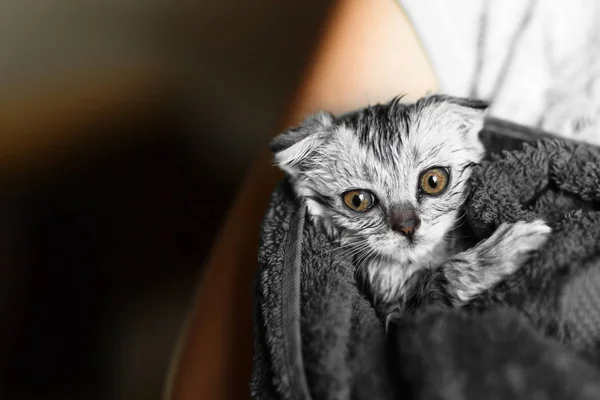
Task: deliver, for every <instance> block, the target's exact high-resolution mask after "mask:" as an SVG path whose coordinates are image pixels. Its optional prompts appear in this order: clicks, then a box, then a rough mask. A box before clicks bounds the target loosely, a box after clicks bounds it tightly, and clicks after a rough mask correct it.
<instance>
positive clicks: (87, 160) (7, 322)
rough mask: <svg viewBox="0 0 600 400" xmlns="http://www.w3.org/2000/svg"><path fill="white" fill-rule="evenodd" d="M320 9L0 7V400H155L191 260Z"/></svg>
mask: <svg viewBox="0 0 600 400" xmlns="http://www.w3.org/2000/svg"><path fill="white" fill-rule="evenodd" d="M327 5H328V2H323V1H316V0H309V1H304V2H281V1H275V0H258V1H254V2H248V1H242V0H226V1H217V0H210V1H190V0H121V1H119V2H106V1H101V0H88V1H83V2H72V1H69V0H56V1H52V2H44V1H17V0H15V1H7V2H2V3H0V82H1V84H2V91H1V92H0V127H2V128H0V129H2V130H3V132H0V172H1V174H0V214H1V215H2V216H3V219H2V222H3V223H2V224H0V239H2V240H1V241H0V245H1V246H0V250H3V251H2V254H4V256H3V263H2V268H1V269H0V281H2V282H3V286H2V287H1V288H0V291H1V292H2V293H3V294H2V295H0V316H1V317H2V319H3V321H2V324H3V326H5V329H4V330H3V332H2V334H1V335H0V378H2V379H0V383H1V384H2V386H0V389H1V390H2V392H6V394H8V395H10V397H6V398H23V399H27V398H40V396H41V395H43V397H44V398H87V399H91V398H111V399H112V398H123V399H153V398H155V399H158V398H159V397H160V393H161V388H162V385H163V378H164V375H165V372H166V368H167V363H168V360H169V356H170V353H171V351H172V348H173V345H174V343H175V339H176V336H177V334H178V332H179V329H180V327H181V323H182V320H183V315H184V313H185V311H186V309H187V306H188V301H189V299H190V295H191V292H192V290H193V287H194V282H195V280H196V279H197V277H198V274H199V272H200V270H201V265H202V261H203V258H204V256H205V255H206V251H207V249H208V247H209V246H210V243H211V241H212V240H213V237H214V234H215V232H216V230H217V229H218V225H219V221H220V220H221V218H222V215H223V213H224V212H225V210H226V209H227V205H228V204H229V202H230V201H231V198H232V196H233V195H234V194H235V188H236V185H237V184H238V183H239V182H240V180H241V179H242V178H243V175H244V171H245V169H246V168H247V166H248V163H249V162H250V161H251V160H252V158H253V157H254V155H255V154H256V152H257V151H258V149H259V148H261V147H263V146H265V145H266V141H267V139H268V137H269V136H271V135H273V134H274V133H275V130H276V129H277V128H278V126H277V123H278V122H279V121H280V120H281V117H282V113H283V111H284V110H285V108H286V105H287V102H288V101H289V98H290V96H291V93H292V91H293V89H294V86H295V84H296V82H298V80H299V78H300V74H301V72H302V68H303V66H304V64H305V63H306V59H307V57H308V56H309V54H310V50H311V48H312V44H313V42H314V40H315V38H316V37H317V33H318V29H319V27H320V25H319V24H320V22H321V21H322V19H323V17H324V14H325V9H326V6H327ZM99 138H100V139H102V140H100V139H99ZM84 144H85V145H84ZM83 148H85V151H84V150H82V149H83ZM34 150H35V151H34ZM54 153H56V154H57V156H56V157H49V156H48V154H54ZM67 153H68V154H69V155H68V156H67ZM59 165H60V167H57V166H59ZM31 166H35V168H34V167H31ZM28 168H29V169H30V170H31V171H33V172H31V173H29V172H28V173H26V174H25V173H23V171H25V170H27V171H29V169H28ZM4 217H6V218H4ZM7 221H8V222H7ZM6 328H8V329H6ZM0 394H1V392H0ZM2 397H3V398H4V396H2Z"/></svg>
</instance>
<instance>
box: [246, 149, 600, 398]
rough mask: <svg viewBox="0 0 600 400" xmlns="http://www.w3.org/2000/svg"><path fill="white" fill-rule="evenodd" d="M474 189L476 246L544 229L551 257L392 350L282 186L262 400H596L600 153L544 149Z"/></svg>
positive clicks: (416, 330) (402, 335) (273, 234)
mask: <svg viewBox="0 0 600 400" xmlns="http://www.w3.org/2000/svg"><path fill="white" fill-rule="evenodd" d="M474 182H475V184H474V190H473V193H472V197H471V200H470V202H469V204H468V217H469V219H468V221H469V223H470V224H471V227H472V228H473V230H474V232H475V234H476V235H477V236H479V237H481V238H484V237H486V236H487V235H489V234H490V233H491V232H493V230H494V229H495V228H496V227H497V226H498V225H499V224H500V223H502V222H504V221H516V220H519V219H525V220H532V219H535V218H540V217H541V218H543V219H545V220H546V221H548V222H549V224H550V225H551V226H552V227H553V229H554V232H553V234H552V235H551V238H550V240H549V242H548V244H547V245H546V246H545V247H544V249H543V251H541V252H540V253H539V254H538V255H537V256H536V257H534V258H533V259H532V260H531V262H529V263H528V264H527V265H525V266H524V268H523V269H522V270H521V271H520V272H519V273H518V275H520V276H515V277H513V278H510V279H508V280H507V281H506V282H505V283H503V284H500V285H499V286H498V287H497V288H494V289H493V290H490V291H489V292H488V293H485V294H484V295H482V296H481V298H479V299H478V300H477V301H476V302H474V304H473V307H472V308H473V309H470V310H453V309H434V308H428V309H424V310H418V311H417V313H416V314H415V315H411V316H406V317H404V318H402V319H401V320H399V321H395V322H394V324H393V325H392V329H391V331H390V335H389V336H388V338H386V335H385V332H384V327H383V324H382V322H381V321H380V320H379V319H378V318H377V316H376V314H375V311H374V310H373V308H372V307H371V305H370V303H369V302H368V301H367V300H366V299H365V297H363V295H362V294H361V293H360V291H359V288H357V287H356V284H355V280H354V269H353V267H352V266H351V265H350V264H349V263H348V262H346V261H344V259H343V258H342V257H340V256H339V255H340V251H339V250H336V248H335V246H334V245H333V244H332V243H331V242H330V241H329V240H328V239H327V238H326V236H325V235H324V234H323V232H320V231H319V230H318V229H317V228H315V227H313V226H312V224H311V223H310V221H308V220H307V219H306V217H305V214H304V210H303V209H302V208H301V207H299V206H298V204H297V203H296V200H295V199H294V196H293V194H292V193H291V190H290V188H289V187H288V186H287V184H283V185H282V186H281V187H280V188H279V189H278V190H277V191H276V192H275V193H274V195H273V198H272V201H271V205H270V207H269V211H268V213H267V215H266V217H265V221H264V226H263V232H262V244H261V250H260V255H259V263H260V274H259V277H258V281H257V308H256V325H257V329H256V355H255V364H254V375H253V380H252V384H251V391H252V395H253V397H254V398H256V399H311V398H312V399H363V398H364V399H391V398H407V399H451V400H454V399H456V400H458V399H482V398H486V399H599V398H600V373H599V372H598V369H597V368H596V366H593V365H592V364H591V363H590V362H589V361H588V360H585V359H584V358H583V357H580V355H579V354H578V353H580V354H581V355H584V356H585V357H587V358H589V360H591V361H595V360H596V357H597V352H596V349H597V344H598V339H599V338H600V312H599V311H598V310H600V295H598V293H599V291H600V265H598V264H599V263H597V262H596V260H597V258H596V257H597V256H598V255H600V240H598V238H600V213H599V212H597V211H595V208H596V206H597V204H600V203H597V201H598V200H600V185H598V182H600V154H599V153H598V152H597V151H596V150H593V149H590V148H589V147H584V146H578V145H575V144H571V143H566V142H562V141H553V140H545V141H542V142H540V143H538V144H536V145H535V146H526V147H525V148H524V149H523V150H519V151H513V152H510V153H507V154H504V155H502V156H500V157H495V158H494V159H492V160H491V161H489V162H486V163H485V164H483V165H482V166H481V167H480V168H478V169H477V170H476V171H475V174H474ZM594 282H598V284H597V285H595V284H594ZM497 303H502V304H504V306H503V307H500V308H497V307H496V306H495V304H497ZM506 305H508V306H510V307H508V308H507V307H506ZM534 328H539V329H534Z"/></svg>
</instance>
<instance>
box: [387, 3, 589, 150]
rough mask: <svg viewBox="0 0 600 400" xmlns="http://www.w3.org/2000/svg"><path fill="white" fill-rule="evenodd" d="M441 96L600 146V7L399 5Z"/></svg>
mask: <svg viewBox="0 0 600 400" xmlns="http://www.w3.org/2000/svg"><path fill="white" fill-rule="evenodd" d="M399 1H400V4H401V5H402V7H403V8H404V9H405V11H406V12H407V15H408V16H409V18H410V20H411V22H412V24H413V25H414V27H415V29H416V31H417V33H418V35H419V37H420V40H421V41H422V43H423V46H424V48H425V51H426V52H427V53H428V56H429V58H430V60H431V62H432V65H433V68H434V70H435V72H436V75H437V76H438V79H439V82H440V90H441V91H442V92H444V93H447V94H450V95H455V96H469V97H477V98H480V99H484V100H488V101H490V102H491V104H492V105H491V110H490V112H491V114H492V115H494V116H497V117H499V118H504V119H508V120H511V121H514V122H517V123H521V124H526V125H531V126H538V127H541V128H543V129H546V130H549V131H552V132H555V133H559V134H562V135H564V136H567V137H572V138H575V139H578V140H585V141H589V142H592V143H596V144H600V29H598V28H597V27H598V26H600V2H597V1H596V0H573V1H568V2H567V1H561V0H537V1H535V0H488V1H482V0H453V1H447V0H399Z"/></svg>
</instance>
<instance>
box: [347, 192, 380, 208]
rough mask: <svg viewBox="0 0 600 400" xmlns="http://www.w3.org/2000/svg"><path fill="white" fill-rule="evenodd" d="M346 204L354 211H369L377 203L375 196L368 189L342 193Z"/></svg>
mask: <svg viewBox="0 0 600 400" xmlns="http://www.w3.org/2000/svg"><path fill="white" fill-rule="evenodd" d="M342 199H343V200H344V204H346V206H348V208H349V209H351V210H352V211H357V212H362V211H367V210H368V209H369V208H371V207H372V206H373V203H375V196H373V194H372V193H371V192H369V191H368V190H360V189H357V190H350V191H349V192H346V193H344V194H343V195H342Z"/></svg>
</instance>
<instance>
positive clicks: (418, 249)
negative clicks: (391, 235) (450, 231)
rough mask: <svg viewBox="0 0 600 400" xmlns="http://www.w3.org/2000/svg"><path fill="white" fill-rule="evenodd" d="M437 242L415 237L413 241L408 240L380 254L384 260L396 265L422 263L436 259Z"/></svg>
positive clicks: (382, 250)
mask: <svg viewBox="0 0 600 400" xmlns="http://www.w3.org/2000/svg"><path fill="white" fill-rule="evenodd" d="M436 247H438V243H437V242H427V241H424V240H423V238H420V237H415V238H414V240H413V241H411V242H409V241H408V240H406V241H403V242H402V243H396V244H395V245H394V246H389V247H386V248H384V249H381V251H380V252H379V254H381V255H382V256H383V257H384V258H385V259H387V260H389V261H391V262H395V263H398V264H400V265H406V264H414V263H423V264H427V263H428V261H430V260H432V259H436V258H438V250H437V249H436Z"/></svg>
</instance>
